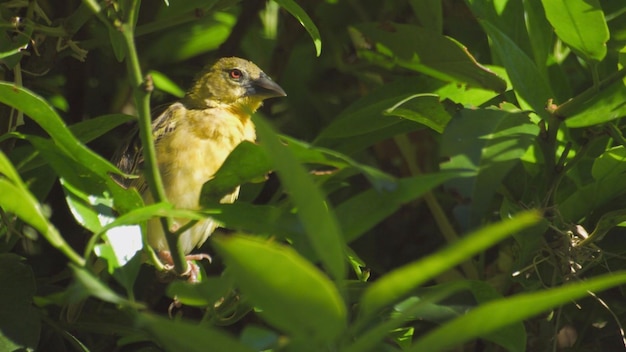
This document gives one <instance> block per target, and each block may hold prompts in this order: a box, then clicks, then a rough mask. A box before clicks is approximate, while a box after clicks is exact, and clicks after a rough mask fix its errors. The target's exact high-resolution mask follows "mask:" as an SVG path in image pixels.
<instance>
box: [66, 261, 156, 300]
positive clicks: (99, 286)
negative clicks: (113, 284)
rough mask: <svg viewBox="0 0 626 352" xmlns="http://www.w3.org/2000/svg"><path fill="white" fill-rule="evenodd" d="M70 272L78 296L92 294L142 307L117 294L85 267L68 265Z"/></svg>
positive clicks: (100, 297) (103, 298) (102, 298)
mask: <svg viewBox="0 0 626 352" xmlns="http://www.w3.org/2000/svg"><path fill="white" fill-rule="evenodd" d="M70 268H71V269H72V272H73V274H74V279H75V281H74V284H73V285H74V286H73V289H74V290H76V292H77V294H78V296H80V297H87V296H94V297H97V298H99V299H101V300H103V301H105V302H109V303H113V304H118V305H121V306H123V307H128V308H134V309H142V308H144V307H143V305H141V304H139V303H136V302H131V301H129V300H127V299H126V298H124V297H122V296H120V295H118V294H117V293H115V291H113V290H112V289H111V288H109V287H108V286H106V285H105V284H104V283H103V282H102V281H100V280H99V279H98V278H97V277H95V276H94V275H93V274H92V273H90V272H89V271H87V269H85V268H79V267H77V266H75V265H70Z"/></svg>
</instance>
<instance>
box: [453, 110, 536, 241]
mask: <svg viewBox="0 0 626 352" xmlns="http://www.w3.org/2000/svg"><path fill="white" fill-rule="evenodd" d="M538 133H539V128H538V127H537V126H536V125H534V124H532V123H531V122H530V119H529V118H528V116H527V115H526V113H523V112H509V111H505V110H500V109H496V108H487V109H477V110H470V109H464V110H461V111H460V112H459V113H458V114H457V115H455V116H454V118H453V119H452V120H451V121H450V123H449V124H448V127H447V128H446V131H445V132H444V134H443V138H442V141H441V155H442V157H444V158H447V159H448V161H446V162H444V163H442V164H441V169H442V170H451V171H452V170H466V171H471V172H473V173H474V175H475V176H474V177H466V178H462V179H455V180H453V181H450V182H448V183H447V184H446V188H447V189H448V190H451V191H452V192H454V193H456V194H458V195H460V196H462V197H463V199H464V202H463V204H461V205H459V206H458V207H457V209H456V210H455V212H456V215H457V217H458V218H459V219H460V221H461V224H462V226H463V227H464V228H466V229H468V228H472V227H475V226H476V225H478V224H480V222H481V221H482V219H483V216H484V214H485V212H487V211H488V209H489V206H490V205H491V202H492V198H493V194H494V193H495V191H496V190H497V189H498V188H499V187H500V184H501V182H502V180H503V179H504V177H505V176H506V175H507V173H508V172H509V171H510V170H511V169H512V168H513V166H515V164H516V163H518V162H519V160H520V158H521V157H522V156H523V155H524V154H525V153H526V150H527V149H528V147H529V146H530V145H531V144H532V143H533V141H534V140H535V139H536V138H537V135H538Z"/></svg>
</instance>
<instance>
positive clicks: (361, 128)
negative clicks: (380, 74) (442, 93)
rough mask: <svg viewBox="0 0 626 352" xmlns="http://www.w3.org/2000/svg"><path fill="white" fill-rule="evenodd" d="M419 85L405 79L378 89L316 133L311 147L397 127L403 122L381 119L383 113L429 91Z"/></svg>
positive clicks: (414, 79)
mask: <svg viewBox="0 0 626 352" xmlns="http://www.w3.org/2000/svg"><path fill="white" fill-rule="evenodd" d="M423 83H424V82H423V80H421V79H416V78H408V79H407V78H405V79H398V80H396V81H394V82H391V83H389V84H386V85H384V86H381V87H378V88H377V89H376V90H374V91H372V92H371V93H369V94H368V95H366V96H364V97H362V98H360V99H358V100H357V101H356V102H354V103H352V104H351V105H350V106H348V107H347V108H346V109H345V110H343V111H342V112H341V113H340V114H339V115H337V117H335V119H334V120H333V121H332V122H331V123H330V124H329V125H328V126H326V128H325V129H323V130H322V132H320V134H319V135H318V137H317V139H316V141H315V142H314V144H316V145H321V146H325V147H326V146H329V144H330V143H328V141H327V140H330V139H339V138H346V139H347V138H352V137H354V136H358V135H364V134H367V133H370V132H374V133H380V132H381V130H382V129H384V128H387V127H390V126H393V125H396V124H398V123H400V122H401V121H403V120H402V119H399V118H397V117H396V116H385V115H384V114H383V111H385V110H387V109H389V108H391V107H392V106H394V105H397V104H398V103H399V102H401V101H403V100H404V99H407V98H409V97H411V96H413V95H415V94H418V93H422V92H427V91H428V90H429V89H430V88H433V87H431V86H430V85H427V86H425V85H424V84H423ZM431 85H432V84H431ZM374 141H375V140H374ZM374 141H372V144H373V143H374ZM335 150H336V149H335Z"/></svg>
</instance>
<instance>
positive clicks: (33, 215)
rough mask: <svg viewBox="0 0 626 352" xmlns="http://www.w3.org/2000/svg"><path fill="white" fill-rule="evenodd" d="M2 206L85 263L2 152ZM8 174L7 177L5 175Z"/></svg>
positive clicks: (76, 259) (77, 262)
mask: <svg viewBox="0 0 626 352" xmlns="http://www.w3.org/2000/svg"><path fill="white" fill-rule="evenodd" d="M0 167H1V169H0V189H2V192H0V207H1V208H2V209H3V210H4V211H6V212H10V213H13V214H15V215H16V216H17V217H18V218H20V219H21V220H22V221H24V222H25V223H27V224H29V225H30V226H32V227H33V228H35V229H36V230H37V231H39V232H40V233H41V234H42V235H43V236H44V237H45V238H46V239H47V240H48V242H50V244H51V245H52V246H53V247H55V248H57V249H59V250H60V251H61V252H63V253H64V254H65V255H66V256H67V257H68V258H69V259H70V260H71V261H72V262H74V263H76V264H78V265H84V262H85V261H84V259H83V258H81V257H80V256H79V255H78V254H77V253H76V252H74V250H73V249H72V247H70V246H69V245H68V244H67V243H66V242H65V240H64V239H63V237H61V235H60V234H59V232H58V231H57V229H56V228H55V227H54V226H53V225H52V224H51V223H50V222H49V221H48V219H47V217H46V215H45V212H44V210H43V209H42V207H41V205H40V204H39V202H38V201H37V199H36V198H35V197H34V196H33V195H32V194H31V193H30V192H29V191H28V189H27V188H26V186H25V185H24V182H23V181H22V180H21V179H20V178H19V176H17V172H16V171H15V169H14V168H13V166H12V165H11V163H10V162H9V160H8V159H7V158H6V156H5V155H4V154H3V153H2V152H0ZM3 175H6V176H7V177H8V178H7V177H3Z"/></svg>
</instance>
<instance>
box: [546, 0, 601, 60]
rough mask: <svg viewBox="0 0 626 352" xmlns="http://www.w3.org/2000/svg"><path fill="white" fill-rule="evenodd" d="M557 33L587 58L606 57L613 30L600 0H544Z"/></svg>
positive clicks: (598, 58)
mask: <svg viewBox="0 0 626 352" xmlns="http://www.w3.org/2000/svg"><path fill="white" fill-rule="evenodd" d="M541 2H542V3H543V7H544V9H545V11H546V17H547V18H548V21H550V24H552V27H554V31H555V32H556V35H557V36H558V37H559V38H561V40H562V41H563V42H565V43H566V44H567V45H569V46H570V47H571V48H572V49H573V50H574V52H576V53H577V54H578V55H580V56H582V57H583V58H584V59H585V60H586V61H602V60H603V59H604V57H605V56H606V42H607V41H608V40H609V29H608V27H607V24H606V21H605V20H604V13H603V12H602V7H600V2H599V1H598V0H542V1H541Z"/></svg>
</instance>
